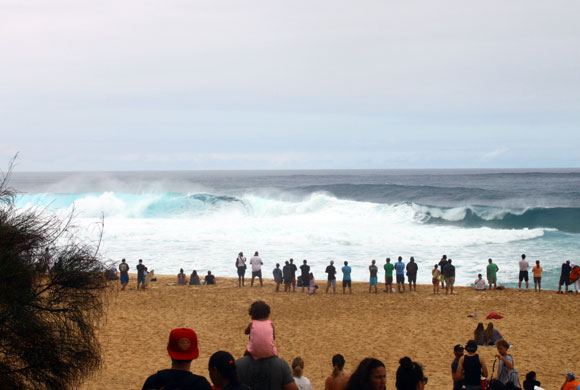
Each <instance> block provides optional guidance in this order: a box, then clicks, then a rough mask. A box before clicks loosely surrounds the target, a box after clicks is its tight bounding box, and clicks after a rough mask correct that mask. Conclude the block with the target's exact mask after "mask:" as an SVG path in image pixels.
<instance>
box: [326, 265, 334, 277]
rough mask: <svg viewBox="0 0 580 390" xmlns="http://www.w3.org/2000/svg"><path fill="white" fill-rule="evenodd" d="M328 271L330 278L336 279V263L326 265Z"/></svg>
mask: <svg viewBox="0 0 580 390" xmlns="http://www.w3.org/2000/svg"><path fill="white" fill-rule="evenodd" d="M326 273H327V274H328V280H336V268H334V265H329V266H328V267H326Z"/></svg>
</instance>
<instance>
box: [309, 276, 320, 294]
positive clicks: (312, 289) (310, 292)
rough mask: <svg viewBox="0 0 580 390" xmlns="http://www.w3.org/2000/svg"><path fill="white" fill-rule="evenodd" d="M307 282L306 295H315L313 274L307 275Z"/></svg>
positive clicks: (315, 286)
mask: <svg viewBox="0 0 580 390" xmlns="http://www.w3.org/2000/svg"><path fill="white" fill-rule="evenodd" d="M308 280H309V281H308V294H314V293H316V290H318V285H317V284H316V280H314V274H313V273H312V272H311V273H310V274H309V275H308Z"/></svg>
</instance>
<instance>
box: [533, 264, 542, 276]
mask: <svg viewBox="0 0 580 390" xmlns="http://www.w3.org/2000/svg"><path fill="white" fill-rule="evenodd" d="M532 272H533V274H534V278H541V277H542V267H539V266H537V265H536V266H535V267H534V268H532Z"/></svg>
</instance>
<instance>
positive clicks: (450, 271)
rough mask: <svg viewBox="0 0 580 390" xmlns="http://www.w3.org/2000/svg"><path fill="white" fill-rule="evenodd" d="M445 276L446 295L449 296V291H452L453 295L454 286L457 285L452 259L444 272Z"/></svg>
mask: <svg viewBox="0 0 580 390" xmlns="http://www.w3.org/2000/svg"><path fill="white" fill-rule="evenodd" d="M443 273H444V274H445V295H447V294H449V289H451V295H453V285H454V284H455V266H454V265H453V264H451V259H449V260H448V261H447V265H446V266H445V269H444V270H443Z"/></svg>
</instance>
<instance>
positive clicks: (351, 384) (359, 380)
mask: <svg viewBox="0 0 580 390" xmlns="http://www.w3.org/2000/svg"><path fill="white" fill-rule="evenodd" d="M378 367H385V365H384V364H383V362H381V361H380V360H378V359H375V358H365V359H363V360H362V361H361V362H360V364H359V365H358V367H357V369H356V370H355V372H353V373H352V375H351V376H350V379H349V380H348V384H347V385H346V390H370V389H371V385H370V383H369V379H370V377H371V375H372V373H373V370H374V369H375V368H378Z"/></svg>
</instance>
